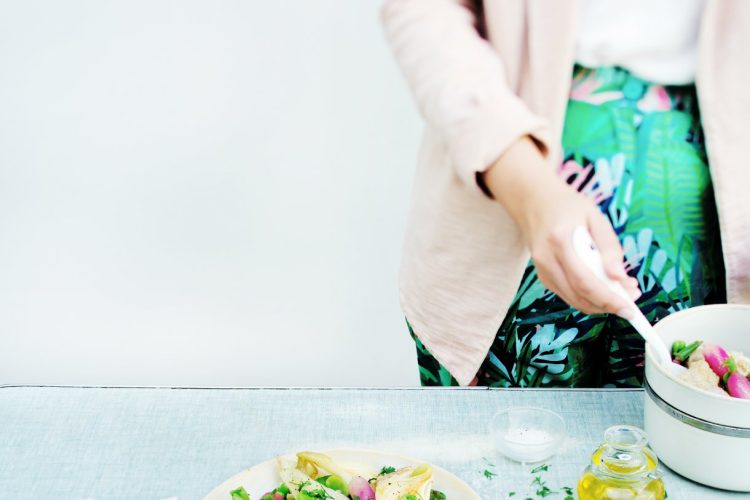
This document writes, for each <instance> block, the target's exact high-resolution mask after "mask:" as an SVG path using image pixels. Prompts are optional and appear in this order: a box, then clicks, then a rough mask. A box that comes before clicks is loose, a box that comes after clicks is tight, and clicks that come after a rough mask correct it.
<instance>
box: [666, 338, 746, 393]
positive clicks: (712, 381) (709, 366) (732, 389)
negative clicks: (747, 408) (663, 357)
mask: <svg viewBox="0 0 750 500" xmlns="http://www.w3.org/2000/svg"><path fill="white" fill-rule="evenodd" d="M672 359H673V361H674V362H675V363H677V364H680V365H683V366H687V371H686V372H685V373H683V374H682V375H680V379H682V380H683V381H685V382H687V383H688V384H690V385H692V386H693V387H696V388H698V389H703V390H706V391H710V392H715V393H717V394H722V395H724V396H731V397H734V398H739V399H750V379H749V378H748V377H750V358H748V357H747V356H745V355H744V354H742V353H741V352H736V351H733V352H727V351H726V350H725V349H724V348H723V347H722V346H720V345H717V344H705V343H703V342H702V341H700V340H697V341H695V342H692V343H690V344H686V343H685V342H682V341H679V340H678V341H676V342H675V343H674V344H672Z"/></svg>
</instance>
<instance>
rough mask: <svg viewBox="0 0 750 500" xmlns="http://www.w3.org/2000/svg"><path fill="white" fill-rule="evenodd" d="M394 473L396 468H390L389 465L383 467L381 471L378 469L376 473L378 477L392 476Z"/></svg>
mask: <svg viewBox="0 0 750 500" xmlns="http://www.w3.org/2000/svg"><path fill="white" fill-rule="evenodd" d="M394 472H396V468H395V467H391V466H390V465H386V466H385V467H383V468H382V469H380V472H379V473H378V476H382V475H384V474H393V473H394Z"/></svg>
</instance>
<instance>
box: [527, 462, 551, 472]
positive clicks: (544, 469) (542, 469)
mask: <svg viewBox="0 0 750 500" xmlns="http://www.w3.org/2000/svg"><path fill="white" fill-rule="evenodd" d="M548 470H549V464H542V465H540V466H538V467H534V468H533V469H531V473H532V474H539V473H540V472H547V471H548Z"/></svg>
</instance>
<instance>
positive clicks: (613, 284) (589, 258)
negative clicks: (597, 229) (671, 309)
mask: <svg viewBox="0 0 750 500" xmlns="http://www.w3.org/2000/svg"><path fill="white" fill-rule="evenodd" d="M573 248H574V250H575V252H576V254H577V255H578V257H580V259H581V260H582V261H583V263H584V264H585V265H586V267H588V268H589V269H590V270H591V272H593V273H594V275H595V276H596V277H597V278H599V279H600V280H601V281H602V282H604V283H605V284H606V285H607V286H608V287H609V289H610V290H612V291H613V292H615V293H616V294H617V295H619V296H620V297H622V298H624V299H625V300H627V301H628V304H630V305H631V306H632V307H631V310H632V311H631V314H630V317H629V318H625V319H627V320H628V321H629V322H630V324H631V325H633V328H635V329H636V331H637V332H638V333H639V334H640V335H641V337H643V339H644V340H645V341H646V342H648V343H649V344H650V345H651V347H652V348H653V349H654V350H655V351H656V353H657V356H658V357H659V360H660V361H661V362H662V363H669V364H670V365H671V364H672V356H671V355H670V353H669V349H667V346H666V345H664V342H662V340H661V338H660V337H659V335H658V334H657V333H656V331H655V330H654V327H653V326H651V323H649V321H648V319H647V318H646V317H645V316H644V315H643V313H642V312H641V310H640V309H639V308H638V306H637V305H636V304H635V303H634V302H633V299H632V298H631V297H630V295H629V294H628V292H627V290H625V288H624V287H623V286H622V285H621V284H620V283H619V282H617V281H614V280H612V279H610V278H609V276H607V272H606V270H605V269H604V261H603V260H602V255H601V253H600V252H599V249H598V248H597V247H596V244H595V243H594V239H593V238H592V237H591V234H589V232H588V230H587V229H586V228H585V227H583V226H578V227H576V228H575V230H574V231H573Z"/></svg>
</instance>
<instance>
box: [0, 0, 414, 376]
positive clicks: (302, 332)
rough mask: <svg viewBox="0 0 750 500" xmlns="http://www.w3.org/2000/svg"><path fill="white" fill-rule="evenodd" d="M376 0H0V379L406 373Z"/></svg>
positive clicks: (387, 87) (400, 133)
mask: <svg viewBox="0 0 750 500" xmlns="http://www.w3.org/2000/svg"><path fill="white" fill-rule="evenodd" d="M379 3H380V2H379V0H367V1H364V0H357V1H352V0H295V1H278V2H269V1H261V0H252V1H239V0H235V1H228V0H223V1H219V2H214V1H209V0H180V1H177V0H175V1H164V0H156V1H154V0H128V1H124V0H121V1H116V2H114V1H102V0H88V1H84V0H71V1H66V2H57V1H54V0H44V1H42V0H23V1H12V0H3V1H0V384H3V383H5V384H12V383H44V384H125V385H130V384H136V385H140V384H145V385H190V386H215V385H220V386H223V385H270V386H286V385H336V386H341V385H343V386H348V385H351V386H374V385H410V384H415V383H416V382H417V370H416V364H415V359H414V354H413V352H414V351H413V345H412V344H411V341H410V340H409V338H408V335H407V332H406V331H405V326H404V322H403V318H402V316H401V313H400V311H399V307H398V296H397V280H396V278H397V268H398V262H399V253H400V248H401V241H402V233H403V231H404V224H405V215H406V209H407V204H408V194H409V189H410V184H411V178H412V172H413V164H414V161H415V157H416V154H417V146H418V140H419V132H420V123H419V119H418V116H417V114H416V112H415V110H414V106H413V104H412V102H411V100H410V99H409V97H408V94H407V91H406V88H405V85H404V83H403V82H402V80H401V78H400V75H399V74H398V73H397V70H396V67H395V64H394V63H393V62H392V60H391V58H390V54H389V53H388V49H387V47H386V46H385V42H384V40H383V37H382V34H381V30H380V26H379V20H378V7H379Z"/></svg>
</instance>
